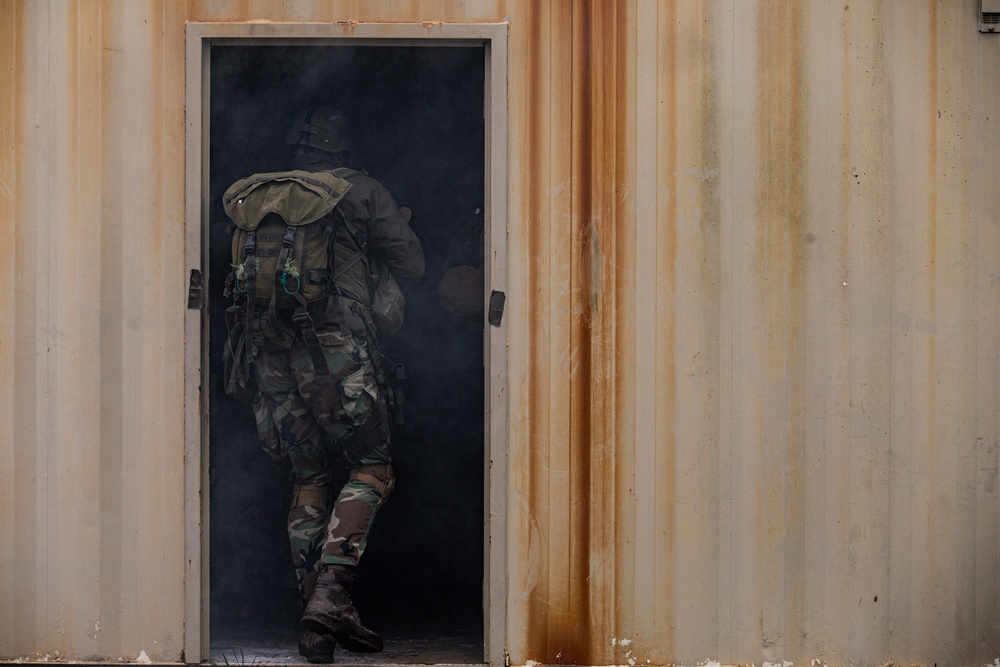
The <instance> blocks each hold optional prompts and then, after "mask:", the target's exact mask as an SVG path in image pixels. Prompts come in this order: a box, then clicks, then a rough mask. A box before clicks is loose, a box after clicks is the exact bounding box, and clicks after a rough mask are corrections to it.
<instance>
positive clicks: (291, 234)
mask: <svg viewBox="0 0 1000 667" xmlns="http://www.w3.org/2000/svg"><path fill="white" fill-rule="evenodd" d="M295 232H296V228H295V227H292V226H291V225H286V226H285V233H284V234H283V235H282V237H281V251H280V252H279V253H278V264H277V266H276V267H275V268H274V285H272V286H271V301H270V303H268V304H267V318H268V321H269V322H270V324H271V331H280V330H281V328H280V325H279V324H278V311H277V310H276V307H277V302H278V290H279V289H284V285H283V284H282V282H281V276H282V275H283V274H284V270H285V264H286V263H287V262H288V260H290V259H292V260H294V259H295V252H294V250H293V248H292V246H293V245H294V243H295ZM296 296H299V295H298V294H297V293H296ZM299 300H300V301H301V297H300V298H299Z"/></svg>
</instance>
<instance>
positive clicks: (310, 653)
mask: <svg viewBox="0 0 1000 667" xmlns="http://www.w3.org/2000/svg"><path fill="white" fill-rule="evenodd" d="M336 645H337V642H336V641H334V639H333V637H331V636H330V635H321V634H318V633H316V632H313V631H312V630H304V631H303V632H302V639H300V640H299V655H301V656H302V657H303V658H305V659H306V660H308V661H309V662H333V649H334V647H335V646H336Z"/></svg>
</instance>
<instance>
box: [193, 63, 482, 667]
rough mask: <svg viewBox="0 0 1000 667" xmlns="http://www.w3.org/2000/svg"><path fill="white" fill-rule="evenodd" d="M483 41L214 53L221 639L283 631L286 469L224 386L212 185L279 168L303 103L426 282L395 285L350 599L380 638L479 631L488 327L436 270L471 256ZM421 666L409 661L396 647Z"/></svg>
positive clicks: (215, 613) (214, 470)
mask: <svg viewBox="0 0 1000 667" xmlns="http://www.w3.org/2000/svg"><path fill="white" fill-rule="evenodd" d="M484 69H485V61H484V49H483V48H482V47H451V46H447V47H443V46H367V45H364V46H359V45H354V46H242V45H232V46H229V45H226V46H219V45H215V46H213V47H212V52H211V75H210V86H211V88H210V94H211V118H210V128H211V130H210V132H211V141H210V156H209V160H210V187H211V193H210V196H211V208H210V211H211V225H210V236H211V239H210V253H211V257H210V285H209V287H210V293H209V294H210V327H211V330H210V341H211V359H210V369H211V386H210V391H211V397H210V406H211V415H210V427H211V431H210V446H209V456H210V466H211V474H210V479H211V482H210V507H211V514H210V531H209V532H210V549H211V555H210V562H211V570H210V577H211V579H210V590H211V613H210V617H211V625H210V632H211V637H212V640H213V645H214V644H215V642H216V641H221V640H222V639H221V638H227V639H228V638H232V637H243V638H246V637H272V636H273V637H276V638H280V637H283V636H286V635H288V636H291V635H294V633H296V632H297V629H298V617H299V601H298V596H297V590H296V584H295V579H294V574H293V571H292V568H291V565H290V556H289V548H288V543H287V536H286V533H285V515H286V512H287V509H288V503H289V498H290V493H291V491H290V488H291V487H290V484H289V482H288V479H287V472H286V471H285V470H283V469H282V468H281V467H280V466H279V465H277V464H276V463H274V462H273V461H272V460H271V459H270V458H268V456H267V455H266V454H265V453H264V452H263V451H262V450H261V448H260V447H259V445H258V442H257V436H256V431H255V428H254V423H253V415H252V412H251V410H250V408H249V406H248V405H246V404H242V403H238V402H236V401H234V400H232V399H230V398H229V397H228V396H227V395H226V394H225V393H224V392H223V390H222V386H221V383H220V375H221V368H222V361H221V359H222V355H221V344H222V341H223V340H224V338H225V333H226V324H225V317H224V311H225V308H226V307H227V305H229V304H228V303H227V302H226V300H225V299H224V298H223V297H222V291H223V279H224V277H225V275H226V273H227V272H228V268H229V262H230V257H229V253H230V236H229V232H228V223H229V221H228V219H227V217H226V215H225V213H224V211H223V209H222V205H221V197H222V193H223V192H224V190H225V189H226V188H227V187H228V186H229V185H230V184H231V183H232V182H234V181H236V180H237V179H239V178H242V177H245V176H248V175H250V174H252V173H256V172H265V171H281V170H284V169H287V168H288V166H287V162H288V159H289V158H290V156H291V147H290V146H287V145H286V144H285V143H284V136H285V132H286V131H287V127H288V125H289V124H290V122H291V120H292V118H293V116H294V114H295V113H296V111H297V110H298V109H300V108H301V107H303V106H306V105H318V104H325V105H329V106H333V107H336V108H339V109H341V110H343V111H344V112H345V113H346V114H347V115H348V116H349V118H350V119H351V122H352V125H353V127H354V134H355V145H356V150H355V154H354V160H353V162H354V164H353V165H352V166H354V167H356V168H364V169H366V170H367V171H368V172H369V174H370V175H372V176H373V177H375V178H377V179H378V180H380V181H381V182H382V183H383V184H384V185H385V186H386V187H387V188H388V189H389V191H390V192H391V193H392V194H393V196H394V198H395V199H396V202H397V203H398V204H399V205H400V206H406V207H409V208H410V209H412V211H413V217H412V221H411V224H412V226H413V228H414V230H415V231H416V233H417V235H418V236H419V237H420V239H421V241H422V243H423V247H424V253H425V257H426V260H427V277H426V278H425V280H424V281H423V282H422V283H421V284H419V285H416V286H412V287H408V288H407V289H406V299H407V308H406V321H405V324H404V326H403V329H402V330H401V331H400V332H399V333H398V334H397V335H396V336H395V337H394V338H393V339H392V340H388V341H385V340H384V341H382V345H383V348H384V352H385V354H386V355H387V356H388V357H389V358H391V359H392V361H394V362H396V363H402V364H404V365H405V367H406V376H407V379H406V387H405V390H406V393H405V413H404V414H405V421H404V423H403V424H401V425H397V426H396V427H395V429H394V432H393V439H394V441H393V451H392V456H393V463H394V468H395V470H396V475H397V486H396V489H395V491H394V492H393V495H392V497H391V498H390V499H389V501H388V503H387V504H386V506H385V507H384V508H383V509H382V510H381V512H380V513H379V515H378V516H377V518H376V520H375V525H374V527H373V530H372V533H371V536H370V540H369V544H368V549H367V551H366V552H365V556H364V558H363V559H362V562H361V565H360V567H359V570H360V577H359V581H358V583H357V585H356V586H355V589H354V594H353V597H354V601H355V604H356V606H357V607H358V609H359V611H360V612H361V615H362V618H363V619H364V621H365V623H366V624H367V625H368V626H369V627H371V628H372V629H374V630H376V631H378V632H380V633H383V634H384V635H385V636H386V638H387V640H389V641H391V639H392V638H393V637H399V638H406V637H417V636H426V635H439V636H452V637H464V638H465V639H466V640H469V639H470V638H472V639H474V640H475V641H477V642H478V644H479V646H482V632H483V613H482V609H483V599H482V590H483V482H484V480H483V429H484V417H483V320H482V317H478V318H473V319H461V318H459V317H457V316H455V315H452V314H451V313H450V312H448V311H446V310H445V309H444V308H443V307H442V306H441V305H440V301H439V295H438V285H439V282H440V280H441V277H442V275H443V274H444V272H445V271H446V270H447V269H448V268H450V267H453V266H457V265H474V266H481V265H482V257H483V251H482V247H481V245H480V238H481V233H482V204H483V197H484V155H485V149H484V120H483V104H484ZM408 660H409V661H411V662H419V661H420V659H419V656H418V657H416V658H414V657H413V656H412V655H411V656H409V658H408Z"/></svg>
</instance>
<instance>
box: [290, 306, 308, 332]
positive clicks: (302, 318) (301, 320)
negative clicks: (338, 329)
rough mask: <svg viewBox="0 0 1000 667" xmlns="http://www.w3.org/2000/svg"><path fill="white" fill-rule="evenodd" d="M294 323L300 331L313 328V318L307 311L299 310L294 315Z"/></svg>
mask: <svg viewBox="0 0 1000 667" xmlns="http://www.w3.org/2000/svg"><path fill="white" fill-rule="evenodd" d="M292 322H293V323H294V324H295V325H296V326H297V327H299V328H300V329H311V328H312V326H313V319H312V316H311V315H309V311H307V310H298V311H295V312H294V313H293V314H292Z"/></svg>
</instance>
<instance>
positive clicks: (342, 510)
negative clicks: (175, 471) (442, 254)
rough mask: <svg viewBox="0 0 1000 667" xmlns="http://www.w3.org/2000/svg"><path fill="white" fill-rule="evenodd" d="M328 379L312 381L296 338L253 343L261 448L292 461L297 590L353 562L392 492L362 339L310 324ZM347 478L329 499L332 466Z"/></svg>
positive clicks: (379, 399) (381, 403) (381, 413)
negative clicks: (330, 567) (328, 568)
mask: <svg viewBox="0 0 1000 667" xmlns="http://www.w3.org/2000/svg"><path fill="white" fill-rule="evenodd" d="M317 333H318V337H319V339H320V343H321V347H322V353H323V356H324V358H325V360H326V364H327V366H328V367H329V369H330V374H331V375H332V382H326V383H322V382H320V381H319V380H318V379H317V376H316V373H315V369H314V364H313V358H312V353H311V352H310V350H309V349H308V348H307V347H306V346H305V345H304V344H302V343H301V341H298V342H297V343H296V344H292V345H291V346H290V347H289V349H287V350H274V349H261V350H260V351H259V352H258V354H257V356H256V358H255V361H254V366H255V368H256V374H257V387H258V389H259V394H258V396H257V398H256V400H255V401H254V413H255V416H256V418H257V428H258V433H259V435H260V436H261V440H262V443H263V446H264V449H265V450H266V451H267V452H268V453H269V454H271V455H272V456H273V457H275V458H279V459H285V460H287V461H288V462H289V463H290V464H291V471H292V482H293V485H294V487H293V488H294V490H293V497H292V503H291V509H290V510H289V512H288V539H289V542H290V545H291V552H292V561H293V565H294V566H295V571H296V575H297V577H298V580H299V585H300V590H301V591H303V593H305V592H307V589H308V587H309V580H310V579H312V578H313V577H312V575H313V574H314V573H315V572H316V571H317V570H318V569H319V567H320V566H321V565H324V564H341V565H357V563H358V560H359V559H360V558H361V555H362V554H363V553H364V550H365V546H366V544H367V540H368V532H369V530H370V528H371V525H372V521H373V520H374V518H375V513H376V512H377V511H378V510H379V508H381V506H382V505H383V503H385V500H386V499H387V498H388V497H389V494H390V493H391V491H392V487H393V485H394V482H395V479H394V477H393V473H392V466H391V461H390V458H389V431H388V415H387V411H386V401H385V396H384V395H383V392H381V390H380V388H379V385H378V382H377V381H376V377H375V369H374V367H373V363H372V359H371V350H370V348H371V346H370V344H369V343H368V342H367V341H366V339H365V337H364V336H355V335H351V334H349V333H345V332H344V331H342V330H341V329H334V330H332V331H326V330H321V331H317ZM338 466H341V467H346V468H347V470H348V481H347V483H346V484H344V486H343V488H341V489H340V491H339V493H338V494H337V497H336V499H335V500H333V502H332V505H331V502H330V501H331V497H332V495H333V493H332V492H333V490H334V489H333V488H332V485H333V478H334V474H335V472H336V467H338Z"/></svg>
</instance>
